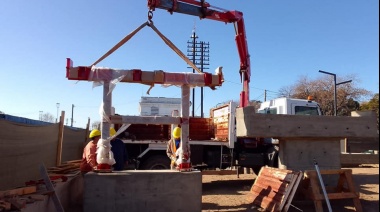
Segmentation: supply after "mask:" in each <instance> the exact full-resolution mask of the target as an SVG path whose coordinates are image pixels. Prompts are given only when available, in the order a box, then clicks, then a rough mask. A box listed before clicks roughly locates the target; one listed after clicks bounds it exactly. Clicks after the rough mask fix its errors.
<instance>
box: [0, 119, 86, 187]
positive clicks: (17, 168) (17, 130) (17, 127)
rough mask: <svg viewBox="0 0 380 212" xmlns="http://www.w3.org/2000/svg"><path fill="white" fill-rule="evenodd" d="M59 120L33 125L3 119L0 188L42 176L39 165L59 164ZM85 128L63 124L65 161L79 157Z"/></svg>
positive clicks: (0, 120) (17, 184)
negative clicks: (53, 122) (47, 123)
mask: <svg viewBox="0 0 380 212" xmlns="http://www.w3.org/2000/svg"><path fill="white" fill-rule="evenodd" d="M58 133H59V123H58V124H49V125H30V124H23V123H17V122H13V121H8V120H5V119H0V167H1V168H0V190H7V189H11V188H14V187H18V186H24V185H25V182H27V181H29V180H36V179H41V176H40V173H39V166H40V164H41V163H44V164H45V167H47V168H48V167H52V166H56V157H57V146H58ZM85 133H86V130H85V129H79V128H76V129H74V128H70V127H66V126H65V127H64V134H63V143H62V159H61V161H62V162H65V161H69V160H79V159H81V156H82V151H83V147H84V145H85V143H86V141H88V140H86V137H87V136H86V135H85Z"/></svg>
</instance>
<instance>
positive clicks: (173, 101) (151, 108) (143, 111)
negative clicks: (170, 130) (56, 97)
mask: <svg viewBox="0 0 380 212" xmlns="http://www.w3.org/2000/svg"><path fill="white" fill-rule="evenodd" d="M139 104H140V108H139V111H140V116H172V112H173V111H174V110H177V111H178V114H181V98H167V97H146V96H142V97H141V101H140V103H139Z"/></svg>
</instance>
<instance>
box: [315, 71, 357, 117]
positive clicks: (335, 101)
mask: <svg viewBox="0 0 380 212" xmlns="http://www.w3.org/2000/svg"><path fill="white" fill-rule="evenodd" d="M319 72H320V73H324V74H328V75H332V76H334V116H336V113H337V108H336V103H337V100H336V86H337V85H341V84H345V83H349V82H352V80H348V81H344V82H340V83H336V74H333V73H330V72H327V71H322V70H319Z"/></svg>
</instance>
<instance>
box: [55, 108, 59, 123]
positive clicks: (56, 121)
mask: <svg viewBox="0 0 380 212" xmlns="http://www.w3.org/2000/svg"><path fill="white" fill-rule="evenodd" d="M58 110H59V103H57V116H56V117H57V118H56V119H55V123H58Z"/></svg>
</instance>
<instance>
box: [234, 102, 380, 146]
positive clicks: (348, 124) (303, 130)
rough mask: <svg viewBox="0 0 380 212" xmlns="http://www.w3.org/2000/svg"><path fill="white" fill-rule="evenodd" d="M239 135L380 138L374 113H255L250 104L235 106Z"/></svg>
mask: <svg viewBox="0 0 380 212" xmlns="http://www.w3.org/2000/svg"><path fill="white" fill-rule="evenodd" d="M247 117H249V118H247ZM236 135H237V136H238V137H282V138H310V137H316V138H342V139H343V138H355V137H363V138H370V137H378V134H377V121H376V117H373V116H369V117H347V116H295V115H274V114H256V113H255V108H254V107H251V106H248V107H244V108H237V109H236Z"/></svg>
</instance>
